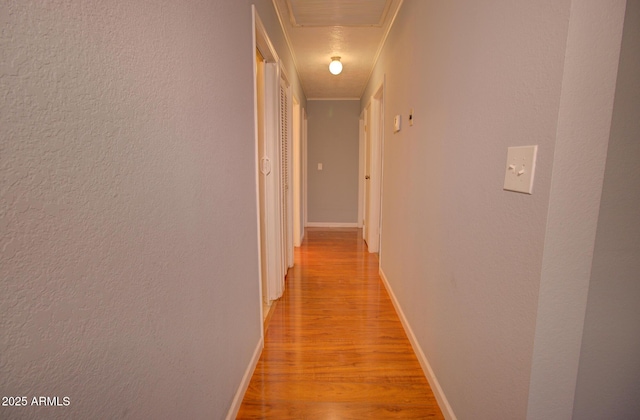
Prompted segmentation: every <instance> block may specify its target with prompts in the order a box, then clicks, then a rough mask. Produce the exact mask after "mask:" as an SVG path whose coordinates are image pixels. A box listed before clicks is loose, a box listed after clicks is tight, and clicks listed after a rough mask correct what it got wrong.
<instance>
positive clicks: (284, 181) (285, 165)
mask: <svg viewBox="0 0 640 420" xmlns="http://www.w3.org/2000/svg"><path fill="white" fill-rule="evenodd" d="M288 91H289V89H288V86H287V85H286V82H285V81H284V80H280V163H281V165H280V169H281V171H280V176H281V180H280V184H281V190H280V204H281V209H282V214H281V215H282V219H281V227H282V229H281V234H282V269H283V272H284V274H285V275H286V273H287V269H288V265H289V264H288V262H287V252H288V249H289V241H288V239H289V234H288V220H289V206H288V200H287V197H288V194H289V118H290V117H289V92H288Z"/></svg>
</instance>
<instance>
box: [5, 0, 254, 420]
mask: <svg viewBox="0 0 640 420" xmlns="http://www.w3.org/2000/svg"><path fill="white" fill-rule="evenodd" d="M0 12H1V13H0V16H1V18H0V19H2V22H1V25H2V32H1V33H0V37H1V38H0V63H1V64H0V66H1V67H0V92H1V93H2V94H1V95H0V109H1V113H0V127H2V134H1V135H2V138H1V142H0V158H1V160H0V251H1V254H0V288H1V289H2V292H1V293H0V314H1V315H0V331H1V335H0V394H1V395H2V396H23V395H24V396H27V397H29V398H31V397H33V396H59V397H61V398H62V397H63V396H68V397H69V399H70V405H69V406H68V407H25V408H7V407H0V418H122V417H126V418H223V417H224V416H225V415H226V412H227V410H228V408H229V406H230V404H231V401H232V398H233V396H234V393H235V392H236V389H237V387H238V385H239V383H240V380H241V377H242V375H243V373H244V371H245V369H246V367H247V365H248V363H249V360H250V358H251V355H252V353H253V351H254V349H255V347H256V345H257V343H258V341H259V339H260V328H261V324H260V319H259V318H260V317H259V302H260V298H259V289H258V287H259V285H258V261H257V230H256V203H255V168H254V135H253V128H252V125H251V124H247V121H248V120H251V118H250V117H248V116H250V115H252V109H253V91H252V71H251V63H252V51H251V9H250V4H249V2H248V1H233V2H228V1H208V2H204V1H195V0H193V1H183V2H172V1H159V2H154V3H153V4H151V3H147V2H138V1H119V0H114V1H108V2H104V1H97V0H96V1H49V2H42V1H29V0H20V1H2V2H1V3H0ZM29 402H31V400H29Z"/></svg>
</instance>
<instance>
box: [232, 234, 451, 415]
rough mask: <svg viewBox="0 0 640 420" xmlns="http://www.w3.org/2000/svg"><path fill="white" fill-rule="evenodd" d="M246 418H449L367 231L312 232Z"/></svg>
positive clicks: (272, 329)
mask: <svg viewBox="0 0 640 420" xmlns="http://www.w3.org/2000/svg"><path fill="white" fill-rule="evenodd" d="M237 418H239V419H249V418H277V419H286V418H291V419H363V418H385V419H386V418H403V419H407V418H420V419H424V418H437V419H440V418H443V417H442V414H441V412H440V409H439V408H438V405H437V402H436V400H435V397H434V395H433V393H432V391H431V388H430V387H429V384H428V382H427V380H426V379H425V376H424V374H423V372H422V370H421V368H420V364H419V363H418V360H417V359H416V356H415V354H414V353H413V350H412V348H411V345H410V343H409V340H408V339H407V337H406V335H405V333H404V330H403V328H402V324H401V323H400V320H399V318H398V316H397V314H396V312H395V310H394V308H393V304H392V302H391V300H390V299H389V296H388V294H387V291H386V290H385V288H384V285H383V283H382V281H381V280H380V277H379V275H378V259H377V255H376V254H369V253H368V252H367V250H366V245H365V243H364V241H363V240H362V231H361V230H359V229H355V228H341V229H335V228H334V229H324V228H307V231H306V235H305V238H304V241H303V243H302V246H301V247H300V248H297V249H296V254H295V266H294V267H293V268H292V269H291V270H290V271H289V274H288V277H287V284H286V291H285V294H284V295H283V297H282V298H281V299H280V300H279V301H278V303H277V304H276V306H275V309H274V313H273V315H272V318H271V320H270V323H269V326H268V330H267V332H266V334H265V348H264V350H263V353H262V356H261V358H260V361H259V362H258V365H257V367H256V370H255V372H254V374H253V377H252V378H251V383H250V384H249V388H248V389H247V392H246V394H245V396H244V400H243V402H242V406H241V408H240V411H239V414H238V417H237Z"/></svg>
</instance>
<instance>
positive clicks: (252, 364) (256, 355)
mask: <svg viewBox="0 0 640 420" xmlns="http://www.w3.org/2000/svg"><path fill="white" fill-rule="evenodd" d="M263 348H264V339H263V338H262V337H260V340H259V341H258V345H257V346H256V349H255V350H254V351H253V356H252V357H251V360H250V361H249V366H247V370H245V372H244V376H243V377H242V381H240V385H239V386H238V390H237V391H236V395H235V396H234V397H233V402H232V403H231V407H229V412H228V413H227V417H225V419H226V420H233V419H235V418H236V416H237V415H238V411H240V406H241V405H242V400H243V399H244V393H245V392H247V388H249V382H251V377H252V376H253V372H254V371H255V370H256V366H257V365H258V360H260V355H261V354H262V349H263Z"/></svg>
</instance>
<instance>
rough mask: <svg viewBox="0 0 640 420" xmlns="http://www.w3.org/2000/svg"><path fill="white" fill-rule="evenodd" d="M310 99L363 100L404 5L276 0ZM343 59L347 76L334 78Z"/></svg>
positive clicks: (394, 0)
mask: <svg viewBox="0 0 640 420" xmlns="http://www.w3.org/2000/svg"><path fill="white" fill-rule="evenodd" d="M273 3H274V5H275V7H276V11H277V13H278V15H279V17H280V22H281V24H282V27H283V30H284V32H285V37H286V38H287V42H288V43H289V47H290V48H291V50H292V53H293V56H294V57H293V58H294V61H295V64H296V68H297V70H298V74H299V76H300V81H301V83H302V89H303V90H304V93H305V96H306V97H307V99H327V98H341V99H342V98H352V99H360V96H362V93H363V91H364V88H365V86H366V84H367V81H368V80H369V76H370V74H371V70H372V68H373V66H374V64H375V60H376V59H377V57H378V54H379V53H380V50H381V49H382V44H383V42H384V40H385V38H386V36H387V34H388V32H389V29H390V27H391V24H392V23H393V19H394V18H395V16H396V14H397V11H398V9H399V7H400V5H401V4H402V0H273ZM334 56H340V57H341V60H340V61H342V64H343V70H342V73H341V74H339V75H337V76H334V75H332V74H331V73H329V63H330V62H331V57H334Z"/></svg>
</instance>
